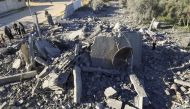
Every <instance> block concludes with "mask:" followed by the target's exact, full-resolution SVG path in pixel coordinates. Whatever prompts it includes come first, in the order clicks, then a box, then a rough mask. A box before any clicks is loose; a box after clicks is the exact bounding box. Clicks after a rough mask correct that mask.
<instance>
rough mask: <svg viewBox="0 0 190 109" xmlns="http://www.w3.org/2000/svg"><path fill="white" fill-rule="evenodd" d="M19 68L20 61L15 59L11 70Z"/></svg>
mask: <svg viewBox="0 0 190 109" xmlns="http://www.w3.org/2000/svg"><path fill="white" fill-rule="evenodd" d="M20 66H21V59H15V60H14V62H13V65H12V68H15V69H19V68H20Z"/></svg>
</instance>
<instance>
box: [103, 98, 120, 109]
mask: <svg viewBox="0 0 190 109" xmlns="http://www.w3.org/2000/svg"><path fill="white" fill-rule="evenodd" d="M106 103H107V105H108V106H109V107H110V108H113V109H121V107H122V104H123V103H122V102H121V101H119V100H116V99H108V100H107V101H106Z"/></svg>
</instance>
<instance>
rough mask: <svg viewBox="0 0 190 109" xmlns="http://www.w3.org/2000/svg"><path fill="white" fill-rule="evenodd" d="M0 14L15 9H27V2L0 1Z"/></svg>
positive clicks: (14, 0) (17, 0)
mask: <svg viewBox="0 0 190 109" xmlns="http://www.w3.org/2000/svg"><path fill="white" fill-rule="evenodd" d="M0 7H1V9H0V14H1V13H5V12H8V11H11V10H14V9H19V8H22V7H26V3H25V0H4V1H0Z"/></svg>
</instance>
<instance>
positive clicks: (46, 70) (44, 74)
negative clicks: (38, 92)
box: [37, 66, 51, 78]
mask: <svg viewBox="0 0 190 109" xmlns="http://www.w3.org/2000/svg"><path fill="white" fill-rule="evenodd" d="M50 70H51V68H50V67H48V66H46V67H45V68H44V69H43V70H42V71H41V72H40V74H39V75H37V78H44V77H45V76H46V75H48V74H49V73H50Z"/></svg>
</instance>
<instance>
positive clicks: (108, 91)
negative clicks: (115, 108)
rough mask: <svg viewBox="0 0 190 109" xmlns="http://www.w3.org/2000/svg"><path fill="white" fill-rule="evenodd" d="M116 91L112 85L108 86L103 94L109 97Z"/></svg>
mask: <svg viewBox="0 0 190 109" xmlns="http://www.w3.org/2000/svg"><path fill="white" fill-rule="evenodd" d="M116 93H117V91H116V90H115V89H113V88H112V87H108V88H107V89H106V90H105V91H104V95H105V96H106V98H109V97H111V96H113V95H114V94H116Z"/></svg>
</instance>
